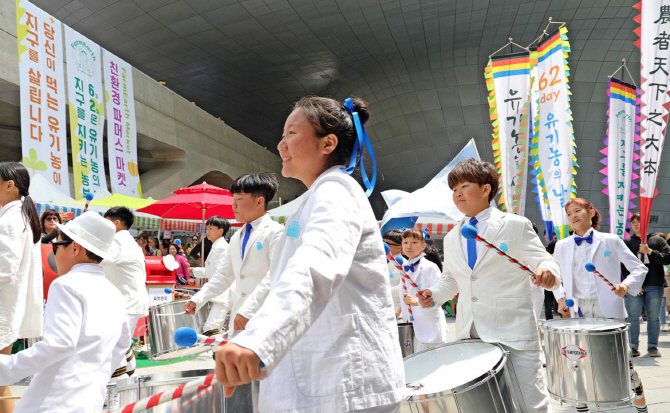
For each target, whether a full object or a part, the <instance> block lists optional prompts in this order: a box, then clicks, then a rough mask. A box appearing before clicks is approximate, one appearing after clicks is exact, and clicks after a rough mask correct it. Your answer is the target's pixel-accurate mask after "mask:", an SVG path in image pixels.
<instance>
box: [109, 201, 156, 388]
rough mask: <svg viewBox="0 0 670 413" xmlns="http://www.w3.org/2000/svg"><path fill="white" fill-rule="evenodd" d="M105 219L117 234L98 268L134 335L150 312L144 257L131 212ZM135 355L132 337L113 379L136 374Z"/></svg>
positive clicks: (121, 210) (114, 211) (115, 211)
mask: <svg viewBox="0 0 670 413" xmlns="http://www.w3.org/2000/svg"><path fill="white" fill-rule="evenodd" d="M104 218H105V219H106V220H108V221H110V222H111V223H112V224H114V227H115V228H116V234H115V235H114V242H113V243H112V248H111V250H110V252H109V258H106V259H104V260H103V261H102V262H101V263H100V265H101V266H102V268H104V269H105V277H107V279H108V280H109V281H110V282H111V283H112V284H114V285H115V286H116V288H117V289H118V290H119V291H120V292H121V294H122V295H123V298H124V299H125V300H126V316H127V317H128V327H129V328H130V329H131V332H130V333H131V334H132V333H133V332H134V331H135V327H136V326H137V321H138V320H139V319H140V318H142V317H146V316H147V314H148V312H149V294H148V293H147V286H146V279H147V270H146V262H145V260H144V253H143V252H142V247H140V246H139V245H138V244H137V242H135V239H134V238H133V236H132V235H130V232H129V231H128V230H129V229H130V228H132V226H133V223H134V222H135V215H134V214H133V212H132V211H131V210H130V209H128V208H126V207H124V206H117V207H113V208H110V209H108V210H107V211H105V215H104ZM136 364H137V361H136V360H135V354H134V353H133V349H132V337H131V341H130V342H129V343H128V350H127V351H126V359H125V362H124V361H123V360H122V361H121V364H120V365H119V366H117V368H116V370H114V373H112V378H125V377H129V376H132V375H133V373H135V366H136Z"/></svg>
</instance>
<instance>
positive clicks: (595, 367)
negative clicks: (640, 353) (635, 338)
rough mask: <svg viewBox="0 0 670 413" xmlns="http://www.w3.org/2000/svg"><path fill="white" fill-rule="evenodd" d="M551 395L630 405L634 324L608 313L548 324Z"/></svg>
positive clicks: (546, 341) (574, 401)
mask: <svg viewBox="0 0 670 413" xmlns="http://www.w3.org/2000/svg"><path fill="white" fill-rule="evenodd" d="M542 331H543V332H544V346H545V353H546V356H547V385H548V386H547V387H548V389H549V394H550V395H551V396H552V397H553V398H554V399H556V400H558V401H560V402H562V403H564V402H565V403H569V404H572V405H577V404H587V405H588V404H595V405H598V406H624V405H629V404H630V402H631V400H632V399H633V396H634V395H633V391H632V384H631V378H630V375H631V372H630V367H629V363H630V355H629V354H630V353H629V345H628V325H627V324H626V323H623V322H621V321H616V320H608V319H606V318H565V319H557V320H549V321H546V322H544V323H542Z"/></svg>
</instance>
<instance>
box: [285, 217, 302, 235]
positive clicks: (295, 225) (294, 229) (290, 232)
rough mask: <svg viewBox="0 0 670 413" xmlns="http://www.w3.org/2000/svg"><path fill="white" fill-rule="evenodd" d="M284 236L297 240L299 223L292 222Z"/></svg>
mask: <svg viewBox="0 0 670 413" xmlns="http://www.w3.org/2000/svg"><path fill="white" fill-rule="evenodd" d="M286 236H287V237H290V238H296V239H297V238H298V236H300V222H298V221H293V222H291V224H289V226H288V227H287V228H286Z"/></svg>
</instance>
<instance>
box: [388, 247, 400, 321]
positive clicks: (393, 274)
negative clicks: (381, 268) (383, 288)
mask: <svg viewBox="0 0 670 413" xmlns="http://www.w3.org/2000/svg"><path fill="white" fill-rule="evenodd" d="M399 256H400V255H399V254H398V257H399ZM387 267H388V270H389V282H390V284H391V297H393V308H394V309H397V308H398V307H400V301H401V300H400V297H401V296H402V294H400V293H398V288H397V287H398V285H399V284H400V283H401V280H402V275H400V271H398V269H397V268H396V267H395V263H394V262H389V263H388V265H387Z"/></svg>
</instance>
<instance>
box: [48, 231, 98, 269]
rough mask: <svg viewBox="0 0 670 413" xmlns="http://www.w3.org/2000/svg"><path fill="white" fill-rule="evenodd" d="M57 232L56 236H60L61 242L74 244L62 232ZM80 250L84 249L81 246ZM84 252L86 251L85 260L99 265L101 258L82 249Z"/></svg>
mask: <svg viewBox="0 0 670 413" xmlns="http://www.w3.org/2000/svg"><path fill="white" fill-rule="evenodd" d="M58 232H59V234H58V235H60V237H61V239H62V240H63V241H68V242H74V240H73V239H72V238H70V237H68V236H67V235H66V234H65V233H64V232H63V231H61V230H58ZM80 245H81V244H80ZM82 248H84V247H83V246H82ZM84 251H86V258H88V259H89V260H91V261H95V262H97V263H98V264H100V263H101V262H102V257H100V256H98V255H96V254H94V253H92V252H91V251H89V250H87V249H86V248H84Z"/></svg>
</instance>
